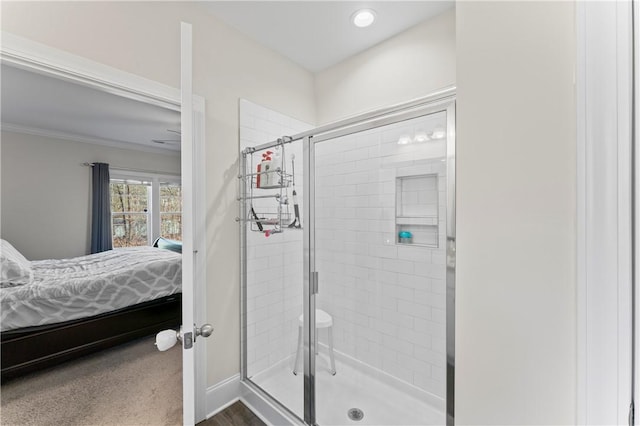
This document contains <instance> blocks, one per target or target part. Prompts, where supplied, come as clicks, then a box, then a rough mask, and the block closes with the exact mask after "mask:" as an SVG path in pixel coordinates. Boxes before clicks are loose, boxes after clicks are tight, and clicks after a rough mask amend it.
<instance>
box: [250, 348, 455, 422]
mask: <svg viewBox="0 0 640 426" xmlns="http://www.w3.org/2000/svg"><path fill="white" fill-rule="evenodd" d="M340 355H341V354H336V371H337V374H336V375H335V376H332V375H331V374H330V373H329V371H328V369H327V368H326V366H327V360H326V359H324V357H323V356H321V357H320V358H321V359H320V360H319V361H318V363H317V364H316V366H317V370H318V371H317V373H316V417H317V423H318V424H319V425H385V426H388V425H442V424H445V423H446V422H445V412H444V411H445V404H444V400H442V399H441V398H438V397H435V396H432V395H430V394H427V393H426V392H423V391H421V390H419V389H417V388H416V389H415V391H414V390H413V389H411V386H410V385H407V384H404V383H401V382H399V383H398V384H394V383H393V381H394V379H393V378H390V376H386V375H384V374H376V371H377V370H374V369H372V368H370V367H367V366H364V365H363V364H360V365H358V363H357V362H351V361H349V360H347V359H345V358H346V357H344V356H340ZM291 362H292V360H290V359H287V360H285V361H282V362H280V363H278V364H276V365H274V366H273V367H271V368H269V369H267V370H265V371H262V372H260V373H258V374H256V375H255V376H253V377H252V381H253V382H254V383H256V384H257V385H259V386H260V387H261V388H262V389H264V390H265V391H267V392H268V393H269V394H271V395H272V396H273V397H275V398H276V399H277V400H279V401H280V402H281V403H282V404H284V405H285V406H286V407H288V408H289V409H290V410H292V411H293V412H294V413H296V414H297V415H298V416H299V417H301V418H302V417H303V406H302V404H303V396H302V392H303V376H302V374H300V373H298V375H297V376H295V375H293V373H292V372H291ZM367 370H370V371H367ZM396 381H397V380H396ZM353 408H358V409H360V410H362V412H363V414H364V416H363V417H362V419H360V420H351V419H350V418H349V415H348V414H349V410H351V409H353Z"/></svg>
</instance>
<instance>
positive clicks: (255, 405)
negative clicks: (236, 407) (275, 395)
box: [240, 382, 302, 426]
mask: <svg viewBox="0 0 640 426" xmlns="http://www.w3.org/2000/svg"><path fill="white" fill-rule="evenodd" d="M240 387H241V390H242V397H241V398H240V400H241V401H242V403H243V404H244V405H246V406H247V407H248V408H249V409H250V410H251V411H253V413H254V414H255V415H256V416H258V417H259V418H260V420H262V421H263V422H265V423H266V424H268V425H277V426H283V425H291V426H295V425H301V424H302V423H301V422H300V421H298V420H297V419H296V418H295V416H293V415H292V414H290V413H287V412H286V411H285V410H283V409H282V408H280V407H278V406H277V405H276V404H274V403H272V402H271V401H270V400H269V398H268V397H266V396H265V395H263V394H262V393H263V392H261V391H260V390H259V389H258V388H257V387H255V385H252V384H250V383H246V382H240Z"/></svg>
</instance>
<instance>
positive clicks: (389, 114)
mask: <svg viewBox="0 0 640 426" xmlns="http://www.w3.org/2000/svg"><path fill="white" fill-rule="evenodd" d="M455 108H456V98H455V87H450V88H446V89H443V90H441V91H438V92H435V93H433V94H431V95H428V96H425V97H422V98H418V99H415V100H412V101H409V102H404V103H400V104H396V105H392V106H389V107H385V108H381V109H377V110H374V111H370V112H367V113H364V114H360V115H356V116H353V117H349V118H346V119H343V120H340V121H337V122H335V123H331V124H327V125H324V126H320V127H318V128H315V129H312V130H309V131H306V132H303V133H300V134H297V135H293V136H291V137H290V138H289V139H288V140H287V142H286V143H292V142H296V141H300V140H302V144H303V147H302V148H303V162H304V168H303V173H304V179H303V180H304V183H303V185H304V191H303V192H304V193H303V200H304V202H303V208H304V211H303V229H304V231H303V235H304V237H303V250H304V270H303V277H304V281H303V299H304V300H303V314H304V315H303V341H304V346H303V350H304V352H303V363H304V370H303V371H304V387H303V388H304V416H303V419H301V418H300V417H299V416H298V415H296V414H295V413H294V412H293V411H292V410H291V409H289V408H287V407H286V406H284V405H283V404H282V403H280V401H278V400H277V399H276V398H275V397H274V396H272V395H271V394H269V393H268V392H266V391H265V390H264V389H262V387H260V385H258V384H257V383H255V382H253V381H252V380H251V379H250V378H249V377H247V351H246V348H247V336H246V326H247V316H246V286H247V267H246V254H247V252H246V234H247V232H246V229H245V226H246V223H247V222H246V219H247V218H246V209H245V208H244V206H243V205H242V203H240V212H239V213H240V219H241V220H240V224H241V231H240V239H241V241H240V252H241V265H240V267H241V291H240V294H241V296H240V305H241V306H240V308H241V356H242V359H241V364H240V365H241V371H240V377H241V380H242V382H243V383H244V384H245V385H246V386H247V388H248V389H249V390H251V391H253V392H255V393H256V394H257V395H258V396H260V397H261V398H263V399H264V400H266V401H268V403H269V404H270V405H271V406H272V408H274V409H276V410H277V411H279V412H280V414H282V415H283V416H284V417H286V418H287V419H289V420H290V421H292V422H297V423H300V424H303V423H302V422H304V424H307V425H316V424H317V422H316V404H315V402H316V388H315V383H316V381H315V364H316V362H315V361H316V360H315V353H316V344H317V342H316V330H315V327H312V324H315V306H316V299H315V296H316V294H317V292H318V286H319V281H320V280H321V277H318V274H317V271H316V270H315V248H314V247H315V211H314V208H313V207H314V203H315V180H314V176H315V169H314V165H315V144H317V143H321V142H323V141H326V140H330V139H334V138H337V137H341V136H346V135H349V134H353V133H358V132H362V131H366V130H370V129H374V128H377V127H382V126H386V125H389V124H393V123H397V122H401V121H406V120H411V119H413V118H418V117H423V116H426V115H431V114H435V113H438V112H446V114H447V129H446V132H447V144H446V150H447V152H446V165H447V213H446V218H447V226H446V228H447V229H446V234H447V235H446V238H447V244H446V258H447V262H446V267H447V274H446V288H447V290H446V300H447V302H446V329H447V330H446V359H447V361H446V362H447V368H446V410H445V411H446V412H445V415H446V423H447V425H453V424H454V377H455V374H454V373H455V267H456V266H455V265H456V264H455V259H456V254H455V250H456V222H455V219H456V214H455V208H456V200H455V197H456V192H455V188H456V187H455V181H456V179H455V178H456V176H455V175H456V173H455V147H456V142H455V140H456V139H455V137H456V136H455V135H456V132H455V131H456V129H455ZM280 143H281V141H273V142H268V143H265V144H262V145H258V146H255V147H251V148H246V149H245V150H243V151H241V153H240V162H239V163H240V166H241V167H242V170H241V172H244V170H245V167H246V166H245V163H246V155H247V154H248V153H252V152H255V151H259V150H263V149H267V148H272V147H274V146H277V145H278V144H280ZM241 186H243V185H242V182H241ZM245 189H246V188H243V187H241V188H240V194H241V197H242V196H243V195H245V194H244V193H243V191H244V190H245ZM243 219H244V220H243Z"/></svg>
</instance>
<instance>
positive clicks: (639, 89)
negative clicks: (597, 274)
mask: <svg viewBox="0 0 640 426" xmlns="http://www.w3.org/2000/svg"><path fill="white" fill-rule="evenodd" d="M633 2H634V27H635V28H634V30H633V31H634V35H635V40H634V42H635V52H634V53H635V113H636V114H635V117H633V118H632V119H633V120H634V123H635V140H634V141H633V142H632V143H633V144H634V147H635V178H636V180H635V194H634V198H635V204H636V207H635V209H636V217H635V228H636V229H635V231H636V235H634V236H633V238H634V241H635V250H636V253H635V255H636V258H635V259H633V262H634V264H635V271H636V277H635V293H636V294H635V300H634V301H633V303H634V305H635V317H636V318H635V346H636V348H635V355H636V356H635V360H634V361H635V392H634V396H635V400H636V401H635V407H636V408H635V412H636V415H635V418H636V419H639V418H640V414H639V413H640V408H638V398H639V397H640V348H639V346H640V288H639V286H638V275H639V274H640V206H638V203H640V170H638V168H639V167H640V139H639V136H638V134H639V133H640V76H639V75H638V74H640V2H639V1H638V0H633ZM637 423H640V422H639V421H638V420H636V424H637Z"/></svg>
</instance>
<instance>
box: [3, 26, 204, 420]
mask: <svg viewBox="0 0 640 426" xmlns="http://www.w3.org/2000/svg"><path fill="white" fill-rule="evenodd" d="M0 60H1V61H2V63H6V64H9V65H11V66H16V67H19V68H22V69H27V70H30V71H33V72H38V73H41V74H45V75H50V76H54V77H57V78H61V79H64V80H67V81H71V82H75V83H76V84H81V85H84V86H87V87H92V88H94V89H97V90H101V91H103V92H107V93H112V94H116V95H119V96H123V97H126V98H129V99H135V100H138V101H141V102H145V103H148V104H152V105H157V106H161V107H164V108H167V109H171V110H174V111H179V110H180V106H181V99H180V90H178V89H176V88H174V87H170V86H167V85H165V84H162V83H158V82H156V81H152V80H149V79H146V78H143V77H140V76H137V75H134V74H131V73H127V72H125V71H122V70H119V69H117V68H113V67H110V66H107V65H104V64H100V63H98V62H94V61H91V60H89V59H86V58H83V57H81V56H77V55H73V54H71V53H68V52H64V51H62V50H58V49H54V48H52V47H49V46H46V45H44V44H40V43H36V42H33V41H31V40H28V39H25V38H22V37H18V36H16V35H13V34H10V33H7V32H4V31H2V46H1V47H0ZM192 98H193V99H192V102H193V111H194V121H195V125H196V128H195V129H194V137H195V140H194V150H195V151H196V153H197V154H198V155H199V157H198V160H197V161H196V162H194V166H195V167H196V168H197V169H198V170H197V172H196V173H197V174H198V176H195V177H194V179H197V180H198V181H200V182H202V183H203V184H202V185H199V186H195V187H194V191H195V193H194V197H195V198H196V203H197V202H198V201H197V200H200V204H199V205H200V206H204V205H205V200H206V193H205V192H204V191H205V187H204V180H205V173H206V169H205V167H204V166H205V159H204V155H203V154H204V149H205V117H206V116H205V99H204V98H203V97H202V96H197V95H193V97H192ZM4 129H6V127H5V125H4V124H3V130H4ZM7 130H8V129H7ZM23 130H24V129H23ZM32 130H33V129H32ZM13 131H16V130H15V129H14V130H13ZM34 134H35V133H34ZM36 135H40V136H49V137H51V133H50V132H47V134H36ZM54 137H55V136H54ZM62 138H63V139H70V138H69V137H68V135H64V136H63V137H62ZM71 140H73V139H71ZM82 142H87V140H86V139H84V138H83V140H82ZM100 142H104V141H100ZM112 142H113V141H112ZM96 143H97V141H96ZM128 148H129V149H130V148H131V147H130V146H129V147H128ZM163 153H165V154H168V152H167V151H166V150H165V151H163ZM194 226H195V227H196V232H194V234H195V237H194V247H197V250H198V253H199V254H201V256H200V259H204V260H203V261H202V262H196V270H197V274H198V275H197V277H196V282H198V283H202V285H199V286H196V288H195V289H194V290H195V310H196V312H197V313H198V316H197V317H196V319H197V321H198V323H200V324H201V323H203V322H204V321H205V319H206V308H207V307H206V300H207V298H206V287H205V284H206V264H205V263H204V262H206V232H205V231H206V227H205V226H206V209H205V208H198V209H196V210H195V211H194ZM195 348H196V355H195V357H196V369H197V371H198V372H199V373H198V374H196V376H197V377H198V379H197V380H196V383H195V386H196V390H195V391H196V395H197V396H198V397H197V398H196V405H197V406H196V413H199V412H204V411H205V410H206V407H204V400H205V393H206V382H205V377H206V369H207V359H208V358H207V346H206V344H200V345H196V346H195ZM198 404H200V405H199V406H198Z"/></svg>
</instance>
